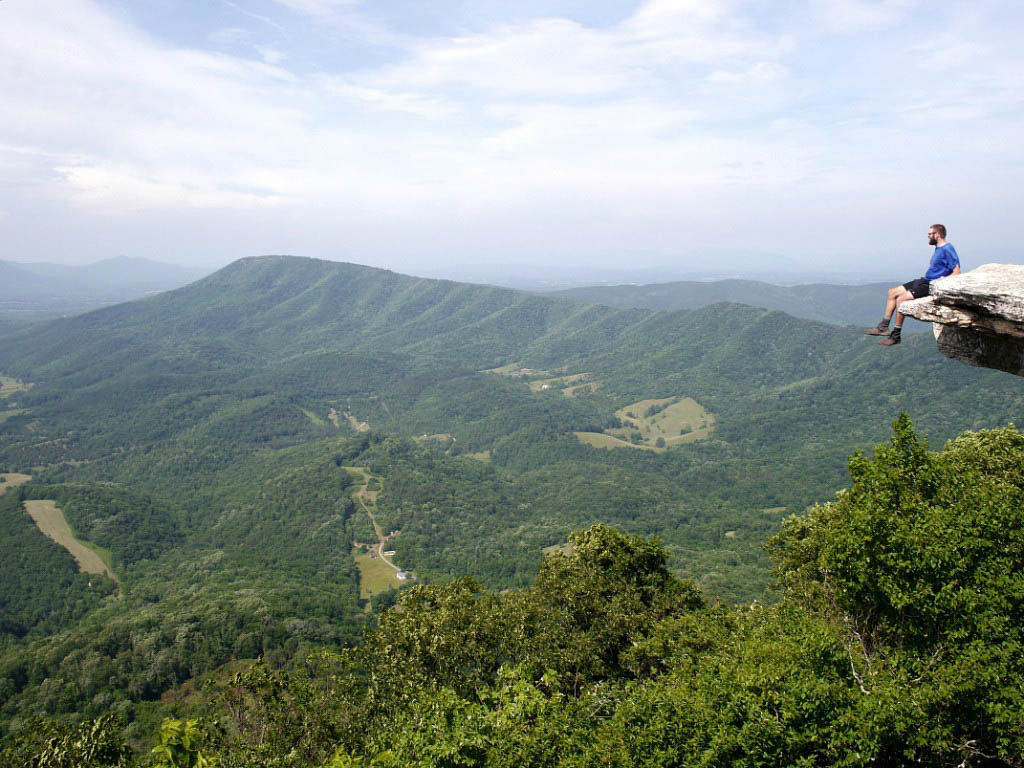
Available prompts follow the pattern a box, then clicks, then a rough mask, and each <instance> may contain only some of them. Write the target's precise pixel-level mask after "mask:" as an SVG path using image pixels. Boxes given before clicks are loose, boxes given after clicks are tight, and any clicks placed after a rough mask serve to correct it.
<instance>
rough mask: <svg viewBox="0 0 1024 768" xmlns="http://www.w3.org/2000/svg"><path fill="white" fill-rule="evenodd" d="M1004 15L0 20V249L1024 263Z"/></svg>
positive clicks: (722, 11)
mask: <svg viewBox="0 0 1024 768" xmlns="http://www.w3.org/2000/svg"><path fill="white" fill-rule="evenodd" d="M1022 21H1024V9H1021V7H1020V6H1019V4H1018V3H1016V2H1003V1H1001V0H977V1H976V2H971V3H963V2H947V1H946V0H930V1H929V2H923V1H920V2H919V1H918V0H800V1H797V0H647V1H646V2H606V1H605V0H550V1H549V2H540V1H539V0H517V2H508V1H507V0H505V1H504V2H498V0H434V2H430V3H425V2H422V0H419V1H417V2H412V1H411V0H373V1H372V2H370V1H366V2H361V1H360V0H145V1H143V0H105V1H103V2H92V1H90V0H0V60H2V61H3V62H4V65H3V67H2V68H0V104H2V107H0V259H6V260H13V261H53V262H62V263H69V264H81V263H88V262H92V261H96V260H99V259H103V258H109V257H113V256H117V255H121V254H124V255H128V256H141V257H146V258H150V259H156V260H161V261H167V262H172V263H178V264H182V265H188V266H192V267H202V268H215V267H219V266H222V265H224V264H226V263H229V262H231V261H233V260H235V259H238V258H241V257H245V256H253V255H259V254H267V253H286V254H295V255H302V256H312V257H316V258H325V259H335V260H343V261H353V262H357V263H361V264H369V265H373V266H381V267H387V268H390V269H395V270H397V271H402V272H411V273H414V274H416V273H426V272H434V273H440V272H443V271H445V270H454V269H457V268H458V267H459V266H460V265H477V266H479V265H486V264H511V265H515V266H516V268H517V269H519V268H521V269H523V270H524V271H529V270H531V269H537V270H541V269H544V268H551V267H553V266H556V265H557V266H565V265H569V266H572V267H578V268H583V269H586V268H594V269H595V270H597V269H601V268H619V269H627V270H628V269H633V268H635V269H637V270H643V269H652V268H660V267H666V266H671V267H673V268H676V269H678V270H680V271H682V272H686V271H688V270H694V271H697V270H699V269H701V268H702V267H707V265H708V264H709V263H718V264H719V265H720V266H721V267H722V268H723V269H727V268H729V267H730V265H732V266H736V265H740V266H742V267H743V268H746V269H755V268H756V269H757V271H762V272H764V273H771V272H772V271H774V270H777V271H778V272H779V273H780V275H781V274H783V273H788V272H793V271H800V270H804V271H808V270H819V271H834V272H836V273H850V274H861V273H863V274H864V275H865V276H869V275H870V276H874V275H877V274H881V273H885V274H889V273H891V274H893V275H895V276H899V275H904V274H905V276H906V277H907V278H908V279H909V278H910V277H914V276H917V275H919V274H920V273H922V272H923V271H924V267H925V265H926V264H927V259H928V256H929V254H930V248H928V246H927V241H926V232H927V229H928V226H929V225H930V224H932V223H936V222H938V223H944V224H946V226H947V227H948V228H949V239H950V241H951V242H953V243H954V244H955V245H956V247H957V249H958V250H959V251H960V255H961V258H962V260H963V262H964V266H965V268H970V267H971V266H972V265H973V266H976V265H978V264H981V263H985V262H989V261H1016V262H1020V260H1021V258H1020V257H1021V256H1022V255H1024V254H1022V253H1021V251H1020V249H1019V247H1018V245H1017V244H1016V243H1015V240H1014V237H1015V235H1016V233H1017V232H1016V223H1017V221H1018V219H1019V215H1015V214H1014V213H1013V211H1014V210H1015V209H1016V208H1017V207H1018V205H1019V203H1018V198H1019V194H1020V193H1019V189H1020V187H1021V186H1022V181H1024V175H1022V171H1024V163H1022V160H1024V149H1022V147H1024V142H1022V140H1021V137H1022V136H1024V87H1022V86H1024V82H1022V80H1024V52H1022V46H1021V39H1022V32H1024V24H1022Z"/></svg>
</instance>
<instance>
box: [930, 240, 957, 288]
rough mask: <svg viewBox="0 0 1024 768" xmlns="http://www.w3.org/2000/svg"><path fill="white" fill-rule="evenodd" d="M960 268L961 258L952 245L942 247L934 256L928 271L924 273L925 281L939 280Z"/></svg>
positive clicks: (947, 244) (936, 250)
mask: <svg viewBox="0 0 1024 768" xmlns="http://www.w3.org/2000/svg"><path fill="white" fill-rule="evenodd" d="M959 266H960V257H959V256H958V255H957V252H956V248H954V247H953V244H952V243H946V244H945V245H940V246H939V247H938V248H936V249H935V253H933V254H932V261H931V263H930V264H929V265H928V271H927V272H925V273H924V279H925V280H938V279H939V278H940V277H945V276H946V275H948V274H950V273H951V272H952V271H953V270H954V269H955V268H956V267H959Z"/></svg>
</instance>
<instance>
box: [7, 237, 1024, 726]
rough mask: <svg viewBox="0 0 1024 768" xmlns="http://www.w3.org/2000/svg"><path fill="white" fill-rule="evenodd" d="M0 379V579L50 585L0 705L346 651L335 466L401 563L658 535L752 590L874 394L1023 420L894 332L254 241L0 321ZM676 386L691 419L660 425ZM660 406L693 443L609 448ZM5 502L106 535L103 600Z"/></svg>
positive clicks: (881, 432)
mask: <svg viewBox="0 0 1024 768" xmlns="http://www.w3.org/2000/svg"><path fill="white" fill-rule="evenodd" d="M0 374H3V375H5V376H6V377H7V379H5V381H9V382H11V383H10V384H9V386H8V387H7V388H6V389H5V390H4V393H5V394H4V395H3V396H2V397H0V472H15V471H19V472H23V473H26V474H31V475H32V476H33V477H32V481H31V482H30V483H29V484H27V485H25V486H22V487H21V488H20V489H15V490H12V491H7V492H6V494H4V495H3V496H0V499H5V501H4V503H3V504H2V505H0V513H2V514H3V515H4V518H3V522H4V531H5V535H6V536H8V537H9V538H10V542H9V543H8V546H10V547H21V546H24V547H29V546H30V545H31V551H33V552H35V551H40V552H43V551H45V552H48V553H49V554H48V555H46V557H45V558H44V557H42V555H40V556H38V557H35V558H34V559H29V560H24V561H19V564H18V565H17V566H16V567H15V566H11V567H10V568H8V569H7V570H6V571H2V573H3V578H4V579H5V581H6V583H5V588H8V589H12V590H15V591H17V590H24V589H25V588H26V585H29V584H31V585H32V588H33V589H34V590H36V592H35V593H34V594H35V597H34V598H33V599H34V600H35V602H36V603H37V604H43V603H46V604H53V605H58V604H60V605H65V604H67V603H68V601H69V600H70V601H71V603H72V604H73V605H74V606H76V607H75V608H74V609H73V610H71V609H62V610H61V611H59V612H53V613H51V614H50V618H49V619H47V620H45V621H44V620H43V619H42V617H41V615H38V614H37V613H33V611H32V610H30V608H31V605H30V604H27V603H26V602H25V601H21V602H18V601H15V603H12V605H14V606H16V607H12V608H11V609H10V616H7V617H5V618H6V619H7V620H8V621H7V623H6V624H2V625H0V686H5V687H4V690H5V691H7V696H6V697H5V698H6V702H7V703H5V704H4V705H3V708H2V709H0V716H2V717H4V718H9V717H13V716H15V715H18V716H22V715H24V714H26V713H29V712H33V711H51V712H67V713H71V712H79V713H83V712H85V713H88V712H92V711H94V710H95V711H97V712H98V711H105V710H106V709H108V708H109V706H110V704H111V702H122V704H121V705H119V706H123V708H124V709H125V711H126V712H128V713H129V714H131V716H132V717H134V718H136V719H139V720H140V722H141V721H143V720H145V717H147V716H148V715H147V713H150V712H155V711H158V710H159V709H160V706H159V705H158V704H156V703H155V702H156V701H157V700H158V699H159V698H160V697H161V696H162V695H164V694H165V693H166V692H167V691H169V690H171V689H174V688H175V687H176V686H179V685H181V684H182V683H184V682H185V681H188V680H190V679H192V678H194V677H196V676H198V675H202V674H204V673H205V672H208V671H209V670H212V669H214V668H216V667H217V666H218V665H221V664H224V663H227V662H230V661H232V660H235V659H241V658H251V657H252V656H255V655H257V654H264V655H267V656H268V657H270V658H274V659H277V660H278V662H280V663H284V662H285V661H286V660H287V659H290V658H294V657H295V656H296V654H299V653H301V652H302V650H303V649H304V648H308V647H312V646H315V645H318V644H320V645H322V644H328V645H330V644H342V643H345V642H349V641H350V640H351V638H353V637H355V636H356V635H357V634H358V632H359V630H360V628H361V627H362V626H363V625H364V624H365V622H366V621H367V620H368V614H366V613H365V612H364V608H365V607H366V604H365V600H362V601H361V598H360V585H359V578H360V577H359V575H358V571H357V569H356V566H355V560H354V558H353V553H352V552H351V550H350V545H351V542H352V541H354V540H357V541H366V540H368V538H369V537H372V536H374V531H373V529H372V527H371V525H370V522H371V521H370V520H369V519H367V516H366V514H365V512H364V511H363V510H362V508H361V507H359V506H358V505H357V504H355V503H354V501H353V498H352V495H353V490H354V487H353V482H354V481H353V477H354V476H355V473H354V472H353V471H351V470H350V468H361V469H360V472H362V473H364V476H366V477H372V478H374V482H375V483H376V484H377V486H375V490H374V493H375V494H377V495H376V499H375V501H376V515H377V518H378V521H379V524H380V526H381V527H382V529H383V530H385V531H398V532H399V534H398V535H397V536H395V537H394V538H393V542H392V545H393V546H394V549H395V552H396V554H395V556H394V560H395V562H396V563H398V564H400V565H401V566H402V567H403V568H406V569H409V570H410V571H412V572H413V574H414V575H415V578H416V579H417V580H419V581H445V580H448V579H451V578H453V577H457V576H463V575H473V576H475V577H476V578H478V579H479V580H481V581H482V582H483V583H485V584H488V585H490V586H493V587H498V588H503V587H510V586H521V585H524V584H527V583H529V582H530V580H531V579H532V578H533V576H534V574H535V573H536V568H537V565H538V563H539V562H540V561H541V559H542V557H543V554H542V553H543V551H544V549H545V548H550V547H553V546H557V545H560V544H562V543H564V542H565V538H566V536H567V534H568V532H569V531H570V530H572V529H578V528H582V527H586V526H588V525H590V524H592V523H595V522H602V523H607V524H612V525H615V526H617V527H619V528H621V529H623V530H626V531H629V532H633V533H643V534H655V533H656V534H658V535H659V536H660V537H661V538H662V540H663V541H664V543H665V546H666V548H667V550H668V552H669V555H670V562H669V564H670V566H671V567H672V568H673V569H674V570H675V571H676V572H677V573H680V574H684V575H688V576H691V577H693V578H694V579H695V580H697V581H698V583H699V584H700V585H701V586H702V587H703V588H704V589H705V590H706V591H707V592H709V593H711V594H715V595H719V596H721V597H723V598H725V599H726V600H750V599H752V598H754V597H761V598H768V599H770V595H769V593H768V583H769V574H768V563H767V560H766V558H765V556H764V554H763V552H762V550H761V545H762V543H763V542H764V540H765V539H766V538H767V537H768V536H769V535H771V534H772V533H773V532H775V531H776V530H777V529H778V526H779V523H780V520H781V518H782V517H783V516H784V515H785V514H787V513H791V512H799V511H802V510H803V509H804V508H805V507H806V506H807V505H809V504H813V503H815V502H818V501H822V500H825V499H828V498H830V497H831V496H832V495H833V494H834V493H835V492H836V491H837V490H839V489H840V488H842V487H843V486H844V484H845V483H846V482H847V475H846V471H845V469H846V461H847V457H848V456H849V455H850V454H851V453H852V452H854V451H856V450H858V449H861V448H864V447H865V446H870V445H872V444H873V443H875V442H877V441H879V440H881V439H882V438H883V437H884V436H885V435H886V433H887V431H888V428H889V423H890V422H891V421H892V420H893V419H894V418H895V417H896V416H897V415H898V414H899V413H900V412H907V413H908V414H909V415H910V416H911V417H912V418H913V419H914V421H915V422H916V424H917V425H918V428H919V429H920V430H921V431H922V432H924V433H925V434H928V435H930V436H931V438H932V440H933V441H938V442H942V441H944V440H945V439H948V438H950V437H952V436H953V435H955V434H957V433H959V432H960V431H962V430H963V429H967V428H978V427H985V426H997V425H1002V424H1005V423H1007V422H1008V421H1019V420H1020V417H1021V413H1022V411H1024V392H1022V391H1021V390H1020V386H1019V380H1018V379H1016V378H1015V377H1012V376H1009V375H1007V374H1001V373H998V372H994V371H977V370H973V369H968V368H966V367H964V366H960V365H957V364H956V363H954V362H952V361H949V360H947V359H945V358H942V357H941V356H939V355H938V353H937V352H936V351H935V349H934V345H933V343H932V342H931V340H930V339H929V338H925V337H923V336H918V337H913V338H908V339H906V340H905V342H904V344H902V345H901V346H900V347H898V348H895V349H883V348H881V347H879V346H878V345H877V344H874V343H872V340H871V339H866V338H865V337H864V336H863V334H861V333H860V331H859V330H857V329H851V328H843V327H837V326H835V325H831V324H826V323H823V322H813V321H808V320H803V319H798V318H795V317H793V316H791V315H787V314H784V313H782V312H779V311H770V310H767V309H762V308H755V307H751V306H747V305H743V304H730V303H722V304H716V305H714V306H713V307H711V308H704V309H699V310H679V311H674V312H659V311H654V310H650V309H635V308H632V309H616V308H613V307H609V306H598V305H589V304H582V303H579V302H577V301H569V300H566V299H561V298H554V297H547V296H537V295H532V294H527V293H521V292H516V291H512V290H506V289H500V288H492V287H486V286H473V285H465V284H459V283H454V282H449V281H437V280H427V279H420V278H413V277H407V276H403V275H399V274H395V273H393V272H388V271H384V270H378V269H372V268H369V267H362V266H358V265H352V264H343V263H336V262H324V261H317V260H312V259H300V258H293V257H283V256H275V257H260V258H252V259H244V260H242V261H239V262H236V263H234V264H232V265H230V266H228V267H226V268H225V269H223V270H220V271H219V272H217V273H215V274H213V275H211V276H209V277H207V278H205V279H203V280H200V281H198V282H196V283H193V284H191V285H188V286H185V287H182V288H179V289H177V290H174V291H170V292H167V293H163V294H160V295H157V296H153V297H150V298H147V299H143V300H139V301H135V302H131V303H127V304H121V305H118V306H113V307H107V308H104V309H100V310H97V311H94V312H90V313H88V314H85V315H81V316H78V317H72V318H67V319H60V320H56V321H52V322H49V323H43V324H37V325H33V326H31V327H29V328H25V329H22V330H19V331H15V332H13V333H10V334H8V335H7V336H4V337H2V338H0ZM552 382H555V385H554V386H553V385H552ZM558 382H564V383H565V386H561V385H559V384H558ZM545 384H547V387H545ZM584 384H585V386H581V385H584ZM684 402H685V403H686V404H687V412H688V413H690V412H692V413H694V414H698V416H695V417H693V418H698V417H699V415H700V414H706V416H705V417H704V419H705V424H704V425H703V427H702V425H701V424H700V423H697V424H690V423H689V422H687V421H664V419H666V418H669V417H671V418H677V416H676V415H674V414H675V411H673V410H671V409H672V408H673V405H674V404H675V403H684ZM641 408H642V412H634V411H633V410H631V409H636V410H641ZM652 408H653V410H652ZM659 408H660V409H663V410H658V409H659ZM677 410H678V409H677ZM631 414H632V415H631ZM680 418H681V417H680ZM667 424H671V425H672V427H671V428H672V429H673V430H676V431H678V432H680V433H681V434H680V435H679V436H680V437H682V436H684V435H683V432H684V430H686V429H691V430H694V431H698V432H700V434H699V435H696V437H699V438H701V439H695V440H692V441H685V442H684V441H671V443H669V442H668V441H666V446H665V449H664V450H643V449H639V448H637V447H635V446H632V445H630V444H629V441H630V435H631V431H640V429H641V428H642V429H643V430H646V431H647V432H648V433H649V434H650V435H651V436H652V437H651V440H653V435H655V434H659V435H664V434H669V433H667V432H665V429H666V428H667V427H665V426H663V425H667ZM631 425H633V426H632V427H631ZM701 430H703V431H701ZM580 435H584V436H585V435H595V436H599V435H606V436H607V435H618V436H620V437H621V438H622V439H618V438H617V442H619V443H622V446H621V447H615V448H603V447H594V445H593V444H592V443H593V442H594V441H593V440H591V442H590V443H588V442H587V440H584V439H581V438H580ZM669 436H672V435H669ZM641 442H642V441H641ZM647 447H651V448H657V447H658V446H656V445H653V446H647ZM0 487H2V486H0ZM12 494H18V496H17V498H15V496H12ZM22 497H24V498H31V499H47V500H55V501H57V502H58V503H59V504H61V505H62V506H61V508H62V509H63V510H64V511H65V514H66V515H67V516H68V518H69V523H70V524H71V526H72V529H73V530H74V531H75V533H76V535H77V536H78V538H85V539H87V540H88V539H89V536H91V537H92V543H94V544H95V545H97V546H99V547H102V548H104V549H106V550H109V551H110V553H111V557H112V562H113V564H114V568H115V570H116V571H117V573H118V576H119V578H120V581H121V585H120V593H119V595H120V596H119V597H113V596H111V597H109V598H102V599H100V596H94V595H92V594H91V593H90V592H89V587H87V586H86V585H84V584H82V583H79V582H77V581H75V580H74V578H73V569H71V570H70V571H69V568H71V566H69V564H68V562H67V560H66V559H65V557H64V555H61V553H60V552H59V551H55V550H53V549H52V547H51V548H50V549H47V547H50V546H51V545H49V544H47V542H46V541H43V540H41V539H39V538H38V536H37V534H38V531H35V529H34V527H33V525H32V523H31V521H30V520H29V519H28V518H27V516H26V515H24V514H23V513H22V512H21V510H20V506H19V502H20V500H21V498H22ZM108 519H117V520H125V521H131V522H130V524H129V523H126V524H125V525H124V526H115V527H112V526H111V525H105V524H104V521H105V520H108ZM87 533H88V535H86V534H87ZM19 542H21V543H20V544H19ZM52 546H56V545H52ZM26 551H28V550H26ZM71 598H73V599H71ZM62 601H63V602H62ZM4 627H6V630H5V629H4ZM73 650H74V653H72V651H73ZM69 654H70V655H69ZM114 659H117V661H116V662H115V661H114ZM82 669H88V670H90V671H89V672H88V673H82V672H81V670H82ZM83 675H84V676H83ZM43 679H49V680H52V681H54V682H52V683H51V684H49V685H48V686H47V687H45V688H40V687H39V683H40V682H41V681H42V680H43ZM4 681H7V682H4ZM97 697H99V698H97ZM104 697H105V698H104ZM94 701H103V702H104V703H103V706H100V705H99V704H95V705H94V704H91V703H90V702H94ZM90 707H92V709H90Z"/></svg>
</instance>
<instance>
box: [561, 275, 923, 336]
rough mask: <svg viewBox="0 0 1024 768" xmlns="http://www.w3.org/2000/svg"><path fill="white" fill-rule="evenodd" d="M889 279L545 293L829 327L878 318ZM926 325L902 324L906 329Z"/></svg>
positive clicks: (611, 304)
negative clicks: (725, 305) (761, 312)
mask: <svg viewBox="0 0 1024 768" xmlns="http://www.w3.org/2000/svg"><path fill="white" fill-rule="evenodd" d="M890 287H892V286H891V284H890V283H869V284H866V285H827V284H811V285H794V286H781V285H773V284H771V283H765V282H759V281H757V280H708V281H695V280H689V281H676V282H668V283H654V284H651V285H608V286H590V287H585V288H570V289H567V290H562V291H552V292H551V293H548V294H546V295H548V296H558V297H561V298H566V299H573V300H574V301H583V302H587V303H590V304H605V305H607V306H609V307H618V308H620V309H626V308H644V309H660V310H664V311H668V312H672V311H675V310H678V309H700V308H702V307H706V306H709V305H711V304H717V303H719V302H723V301H728V302H733V303H736V304H749V305H750V306H752V307H763V308H764V309H775V310H779V311H781V312H785V313H787V314H790V315H793V317H802V318H805V319H808V320H818V321H820V322H823V323H830V324H832V325H855V326H865V327H866V326H870V325H874V324H875V323H877V322H878V318H879V317H880V316H881V313H882V308H883V305H884V302H885V294H886V291H888V290H889V288H890ZM926 328H927V326H926V325H923V324H921V323H916V322H909V323H907V330H908V331H911V332H913V331H921V330H924V329H926Z"/></svg>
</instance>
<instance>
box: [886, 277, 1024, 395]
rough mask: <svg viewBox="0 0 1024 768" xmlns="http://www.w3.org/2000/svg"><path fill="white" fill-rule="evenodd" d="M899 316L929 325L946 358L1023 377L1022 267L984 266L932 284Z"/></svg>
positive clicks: (1023, 285)
mask: <svg viewBox="0 0 1024 768" xmlns="http://www.w3.org/2000/svg"><path fill="white" fill-rule="evenodd" d="M900 312H902V313H903V314H905V315H909V316H910V317H916V318H917V319H918V320H924V321H926V322H930V323H932V328H933V329H934V331H935V339H936V341H937V342H938V345H939V350H940V351H941V352H942V354H944V355H946V357H951V358H953V359H954V360H960V361H962V362H965V363H970V364H971V365H979V366H982V367H984V368H995V369H997V370H1000V371H1006V372H1008V373H1013V374H1016V375H1017V376H1024V265H1019V264H985V265H983V266H980V267H978V268H977V269H973V270H971V271H970V272H964V273H962V274H959V275H952V276H950V277H945V278H943V279H941V280H936V281H935V282H933V283H932V286H931V295H930V296H927V297H925V298H923V299H914V300H913V301H906V302H904V303H903V304H901V305H900Z"/></svg>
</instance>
